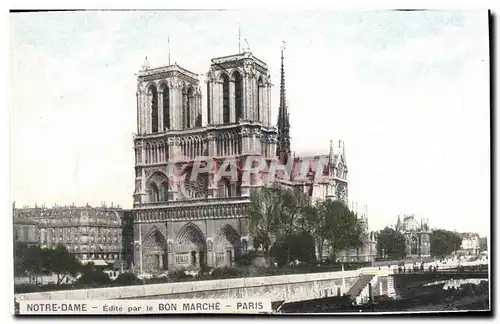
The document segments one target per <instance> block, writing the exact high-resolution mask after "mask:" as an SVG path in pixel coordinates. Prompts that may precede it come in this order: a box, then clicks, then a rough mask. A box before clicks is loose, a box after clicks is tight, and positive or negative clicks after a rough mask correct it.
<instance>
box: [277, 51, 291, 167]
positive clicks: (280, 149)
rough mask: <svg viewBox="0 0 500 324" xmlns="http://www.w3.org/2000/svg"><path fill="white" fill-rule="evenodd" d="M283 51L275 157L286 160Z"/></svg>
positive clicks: (287, 123) (287, 124)
mask: <svg viewBox="0 0 500 324" xmlns="http://www.w3.org/2000/svg"><path fill="white" fill-rule="evenodd" d="M283 50H284V46H283V47H282V48H281V84H280V108H279V112H278V146H277V148H276V155H277V156H279V157H280V159H286V158H287V157H288V156H290V120H289V118H290V115H289V114H288V107H287V104H286V96H285V68H284V65H283Z"/></svg>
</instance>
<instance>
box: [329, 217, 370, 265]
mask: <svg viewBox="0 0 500 324" xmlns="http://www.w3.org/2000/svg"><path fill="white" fill-rule="evenodd" d="M353 210H354V208H353ZM358 221H359V224H360V226H361V231H362V240H361V241H362V242H363V244H362V246H360V247H358V248H353V249H348V250H343V251H341V252H340V253H339V254H338V256H337V258H338V261H339V262H374V261H375V258H376V256H377V236H376V234H375V232H373V231H370V230H369V227H368V217H367V212H366V210H365V212H363V213H361V214H360V215H359V217H358Z"/></svg>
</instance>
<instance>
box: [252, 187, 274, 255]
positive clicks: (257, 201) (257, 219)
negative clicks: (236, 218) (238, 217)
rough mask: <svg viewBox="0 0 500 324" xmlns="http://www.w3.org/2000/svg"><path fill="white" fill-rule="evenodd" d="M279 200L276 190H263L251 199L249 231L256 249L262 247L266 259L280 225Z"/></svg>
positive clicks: (255, 193) (254, 194)
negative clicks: (277, 225)
mask: <svg viewBox="0 0 500 324" xmlns="http://www.w3.org/2000/svg"><path fill="white" fill-rule="evenodd" d="M277 200H278V194H277V190H276V188H262V189H260V190H259V191H256V192H254V193H253V194H252V197H251V199H250V207H249V211H248V215H249V231H250V233H251V235H252V237H253V245H254V247H255V248H259V247H262V250H263V251H264V253H265V256H266V258H268V257H269V250H270V248H271V245H272V242H271V235H272V233H273V232H274V229H275V227H276V224H277V223H278V219H277V218H278V217H279V213H278V212H277V207H278V206H277Z"/></svg>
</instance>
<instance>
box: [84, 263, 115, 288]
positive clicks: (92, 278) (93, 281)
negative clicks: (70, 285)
mask: <svg viewBox="0 0 500 324" xmlns="http://www.w3.org/2000/svg"><path fill="white" fill-rule="evenodd" d="M111 283H112V281H111V279H110V278H109V276H108V275H107V274H106V273H104V272H102V269H97V268H95V267H92V266H88V267H86V268H84V270H83V274H82V276H81V277H80V278H79V279H78V280H77V281H76V283H75V285H76V286H77V287H94V286H99V287H100V286H107V285H110V284H111Z"/></svg>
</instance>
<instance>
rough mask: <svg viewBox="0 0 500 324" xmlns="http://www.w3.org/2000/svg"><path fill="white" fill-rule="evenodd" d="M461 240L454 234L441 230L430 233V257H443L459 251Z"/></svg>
mask: <svg viewBox="0 0 500 324" xmlns="http://www.w3.org/2000/svg"><path fill="white" fill-rule="evenodd" d="M461 245H462V238H461V237H460V235H459V234H458V233H456V232H451V231H447V230H443V229H438V230H434V231H433V232H432V233H431V255H432V256H437V257H445V256H448V255H450V254H451V253H453V252H455V251H457V250H459V249H460V246H461Z"/></svg>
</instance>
